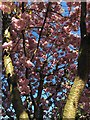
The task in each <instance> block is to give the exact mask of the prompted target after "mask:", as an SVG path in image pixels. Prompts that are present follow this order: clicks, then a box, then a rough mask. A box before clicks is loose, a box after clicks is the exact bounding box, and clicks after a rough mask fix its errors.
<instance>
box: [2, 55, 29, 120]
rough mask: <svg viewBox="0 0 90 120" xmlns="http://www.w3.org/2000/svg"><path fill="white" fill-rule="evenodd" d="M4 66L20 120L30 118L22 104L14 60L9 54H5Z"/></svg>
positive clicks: (13, 102) (12, 99)
mask: <svg viewBox="0 0 90 120" xmlns="http://www.w3.org/2000/svg"><path fill="white" fill-rule="evenodd" d="M7 54H8V53H7ZM4 66H5V70H6V75H7V77H8V84H9V89H10V94H11V101H12V104H13V107H14V109H15V113H16V116H17V119H18V120H23V119H25V120H29V117H28V114H27V112H26V111H25V108H24V106H23V104H22V100H21V97H20V93H19V90H18V88H17V81H18V80H17V79H18V78H17V76H16V75H15V74H14V69H13V65H12V60H11V58H10V56H9V55H4Z"/></svg>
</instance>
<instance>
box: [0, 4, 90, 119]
mask: <svg viewBox="0 0 90 120" xmlns="http://www.w3.org/2000/svg"><path fill="white" fill-rule="evenodd" d="M84 4H85V3H84ZM80 5H81V4H80V3H79V2H76V3H73V2H72V3H70V2H68V3H65V2H61V3H57V2H49V3H47V2H40V3H24V2H19V3H18V2H13V3H12V2H11V3H10V2H9V3H5V2H4V3H2V5H1V6H0V8H1V9H2V11H3V45H2V47H3V75H4V76H3V77H2V83H3V86H2V91H3V109H2V112H3V118H6V117H8V118H9V119H11V118H12V119H13V118H15V117H17V118H18V119H20V118H27V119H34V118H35V119H37V120H40V119H46V118H50V119H55V120H57V119H61V117H62V112H63V108H64V105H65V102H66V99H67V95H68V93H69V90H70V88H71V86H72V84H73V81H74V78H75V77H76V75H77V71H76V70H77V58H78V51H79V48H80V55H79V56H82V53H83V52H82V51H81V48H83V47H82V46H84V45H85V47H84V50H85V51H87V50H89V49H88V48H89V46H88V44H87V46H88V48H87V47H86V43H84V44H83V45H82V46H81V47H80V41H82V35H83V33H82V32H81V33H82V35H81V37H80V34H79V29H80V27H81V26H82V25H81V24H80V16H81V15H82V14H80V13H81V11H82V10H83V8H81V9H80ZM89 6H90V4H89V3H87V11H88V12H87V13H88V14H89ZM88 14H87V17H86V23H87V24H86V25H87V26H86V28H87V31H88V32H89V30H90V29H89V22H88V19H89V15H88ZM84 15H85V14H84ZM81 17H82V16H81ZM84 17H85V16H84ZM81 20H82V19H81ZM82 22H83V21H82ZM82 22H81V23H82ZM81 30H83V29H82V28H81ZM84 35H86V36H87V34H84ZM84 37H85V36H84ZM85 39H86V38H85ZM85 41H86V40H85ZM81 43H82V42H81ZM86 48H87V49H86ZM85 58H86V57H85ZM79 59H81V58H79ZM79 59H78V60H79ZM79 61H80V60H79ZM84 62H85V61H84ZM79 63H80V62H79ZM86 63H87V62H86ZM81 64H82V63H81ZM81 64H79V65H80V67H79V68H80V69H81ZM86 68H87V67H86V66H85V70H84V72H85V74H86V73H87V71H86ZM78 71H80V70H79V69H78ZM5 72H6V75H5ZM84 72H83V73H84ZM79 74H81V73H79ZM5 77H6V78H5ZM77 78H78V77H76V80H77ZM81 79H82V78H81ZM78 80H79V79H78ZM86 80H87V79H86ZM86 80H85V81H86ZM7 82H8V83H7ZM77 82H78V81H77ZM88 83H89V82H88ZM88 83H87V86H86V88H85V91H84V92H83V95H84V96H85V97H86V94H87V93H88V94H89V91H88V89H89V84H88ZM85 84H86V82H85V83H84V86H85ZM78 85H80V84H78ZM79 88H80V87H79ZM72 89H73V87H72ZM72 89H71V91H72ZM74 90H75V89H74ZM78 90H79V89H78ZM71 91H70V92H71ZM17 93H18V94H17ZM73 95H74V97H75V95H76V94H73ZM82 97H83V96H82ZM85 97H84V98H85ZM87 98H88V101H87V103H88V104H89V97H88V96H87ZM70 100H71V101H72V100H74V99H70ZM76 102H77V101H76ZM16 103H17V105H16ZM83 103H84V105H83ZM87 103H86V102H85V101H84V99H83V98H82V99H81V103H79V109H78V114H77V117H78V118H80V117H82V115H83V116H84V115H85V116H84V117H87V116H88V114H90V110H89V109H88V110H87V111H84V107H85V105H86V104H87ZM68 104H69V102H68ZM73 105H75V108H77V107H76V106H77V104H76V103H75V104H73ZM70 106H71V105H69V106H68V108H67V107H65V109H70ZM87 108H89V106H88V107H87ZM65 109H64V111H65ZM22 110H23V111H22ZM82 110H83V113H81V112H82ZM75 114H76V111H75ZM75 114H73V116H74V118H75ZM80 114H81V115H80ZM64 116H65V117H67V114H66V113H64ZM69 118H70V116H69Z"/></svg>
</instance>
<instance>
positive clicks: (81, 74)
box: [63, 2, 90, 120]
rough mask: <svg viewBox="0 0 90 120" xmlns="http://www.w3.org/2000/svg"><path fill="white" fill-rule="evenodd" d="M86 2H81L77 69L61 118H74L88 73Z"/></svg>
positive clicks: (89, 64) (89, 65) (88, 47)
mask: <svg viewBox="0 0 90 120" xmlns="http://www.w3.org/2000/svg"><path fill="white" fill-rule="evenodd" d="M85 18H86V2H82V3H81V21H80V22H81V23H80V29H81V46H80V52H79V53H80V54H79V58H78V71H77V76H76V78H75V81H74V84H73V86H72V88H71V90H70V94H69V96H68V98H67V102H66V105H65V107H64V112H63V120H65V119H67V120H70V119H73V120H74V119H75V117H76V113H77V108H78V103H79V100H80V97H81V94H82V91H83V90H84V87H85V85H86V82H87V80H88V75H89V74H90V42H89V41H90V35H89V34H87V32H86V23H85Z"/></svg>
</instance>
